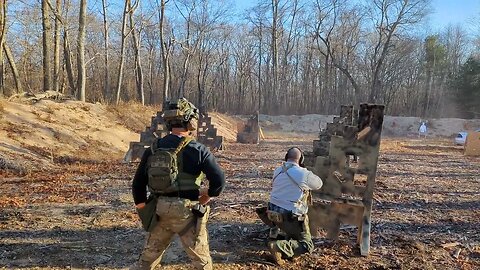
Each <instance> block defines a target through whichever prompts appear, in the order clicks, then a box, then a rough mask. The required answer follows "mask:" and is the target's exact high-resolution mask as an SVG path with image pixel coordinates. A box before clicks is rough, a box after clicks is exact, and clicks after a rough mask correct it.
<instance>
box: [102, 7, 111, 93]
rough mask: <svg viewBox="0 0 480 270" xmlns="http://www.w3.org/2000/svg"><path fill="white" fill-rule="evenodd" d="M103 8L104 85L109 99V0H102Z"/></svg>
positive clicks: (104, 91) (104, 90)
mask: <svg viewBox="0 0 480 270" xmlns="http://www.w3.org/2000/svg"><path fill="white" fill-rule="evenodd" d="M102 8H103V34H104V39H103V42H104V43H103V45H104V54H105V56H104V57H105V58H104V61H105V70H104V72H105V75H104V78H105V82H104V85H103V98H104V99H105V100H108V99H109V93H110V76H109V74H108V70H109V67H110V64H109V59H108V58H109V55H108V54H109V51H108V44H109V41H108V22H107V0H102Z"/></svg>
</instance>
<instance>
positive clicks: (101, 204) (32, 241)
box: [0, 133, 480, 269]
mask: <svg viewBox="0 0 480 270" xmlns="http://www.w3.org/2000/svg"><path fill="white" fill-rule="evenodd" d="M314 137H315V135H314V134H311V133H310V134H292V133H275V134H267V139H266V140H265V141H262V142H261V143H260V144H259V145H243V144H236V143H229V144H227V145H226V150H224V151H220V152H216V153H215V155H216V156H217V157H218V161H219V163H220V165H221V166H222V167H223V168H224V170H225V172H226V175H227V187H226V189H225V192H224V193H223V194H222V195H221V196H220V197H218V198H216V199H215V200H213V201H212V203H211V206H212V214H211V218H210V223H209V227H208V229H209V233H210V249H211V253H212V258H213V261H214V264H215V265H214V268H215V269H279V268H277V267H276V266H275V265H274V264H273V263H272V262H271V260H270V259H269V257H268V253H267V252H266V245H265V243H266V242H265V241H266V237H267V230H266V229H267V228H266V226H264V225H262V223H261V222H260V220H259V219H257V218H256V215H255V212H254V209H255V208H256V207H257V206H260V205H262V204H263V203H264V202H265V201H266V200H267V199H268V192H269V187H270V181H271V180H270V175H271V173H272V171H273V169H274V168H275V167H276V166H277V165H279V164H280V160H281V158H282V157H283V155H284V152H285V150H286V149H287V148H289V147H290V146H294V145H297V146H300V147H302V148H304V149H306V150H308V149H311V147H312V146H311V142H312V140H313V139H314ZM380 152H381V153H380V157H379V166H378V171H377V181H376V187H375V192H374V206H373V213H372V221H373V225H372V239H371V251H370V255H369V256H368V257H362V256H360V255H359V250H358V247H356V246H355V238H356V229H355V228H351V227H345V228H344V229H343V230H342V231H341V236H340V240H339V241H338V242H332V241H330V240H327V239H325V238H323V237H320V238H315V239H314V242H315V244H316V248H315V251H314V252H313V253H311V254H308V255H303V256H301V257H299V258H297V259H295V260H293V261H291V262H289V263H288V264H287V266H286V267H284V269H480V230H479V225H480V200H479V196H480V178H479V171H480V158H478V157H477V158H473V157H465V156H464V155H463V154H462V149H461V148H460V147H456V146H452V142H451V140H446V139H427V140H419V139H388V138H384V139H383V140H382V143H381V151H380ZM56 162H57V164H56V165H57V166H54V167H53V169H51V170H48V171H45V170H44V171H40V172H30V173H29V174H27V175H25V176H18V175H14V174H11V173H8V172H5V171H2V172H1V173H0V178H3V181H2V184H1V186H0V239H1V241H0V268H5V269H74V268H82V269H85V268H87V269H121V268H128V266H129V265H130V264H132V263H133V262H134V261H135V260H136V258H137V257H138V254H139V253H140V251H141V249H142V246H143V243H144V237H145V233H144V232H143V231H142V229H141V228H140V224H139V221H138V219H137V216H136V214H135V210H134V208H133V201H132V197H131V191H130V184H131V178H132V176H133V174H134V172H135V164H123V163H121V162H119V161H118V160H104V161H101V162H100V161H97V160H95V159H78V160H76V159H74V158H71V159H61V160H56ZM163 261H164V266H165V269H190V266H189V263H188V259H187V258H186V255H185V253H184V251H182V250H181V247H180V246H179V244H178V242H175V243H174V244H173V245H172V246H171V247H170V249H169V250H168V252H167V253H166V255H165V257H164V260H163Z"/></svg>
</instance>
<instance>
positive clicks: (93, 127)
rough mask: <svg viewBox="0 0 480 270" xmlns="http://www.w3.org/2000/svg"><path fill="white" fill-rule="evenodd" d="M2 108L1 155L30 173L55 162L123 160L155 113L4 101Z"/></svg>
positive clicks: (124, 106)
mask: <svg viewBox="0 0 480 270" xmlns="http://www.w3.org/2000/svg"><path fill="white" fill-rule="evenodd" d="M0 108H1V109H0V127H1V130H0V138H1V141H0V154H2V156H3V159H4V160H5V161H9V163H8V164H11V163H12V160H15V161H16V163H17V164H21V166H22V167H25V168H26V169H27V170H29V169H32V168H33V169H41V168H49V167H51V166H52V163H55V162H66V161H68V162H71V161H74V160H81V159H89V160H98V161H101V160H105V159H112V158H113V159H116V158H118V159H120V158H121V157H122V156H123V154H124V153H125V152H126V151H127V149H128V146H129V142H130V141H134V140H138V134H137V131H138V130H140V129H141V127H144V126H145V125H147V123H148V122H149V121H150V116H149V115H151V114H153V110H151V109H150V108H149V107H144V106H139V105H136V104H122V105H121V106H116V107H112V106H105V105H102V104H91V103H84V102H79V101H65V102H62V103H57V102H54V101H51V100H40V101H38V102H37V103H35V104H32V105H30V104H22V103H15V102H7V101H2V102H1V104H0ZM149 110H151V111H149ZM5 164H7V162H5Z"/></svg>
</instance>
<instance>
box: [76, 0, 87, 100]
mask: <svg viewBox="0 0 480 270" xmlns="http://www.w3.org/2000/svg"><path fill="white" fill-rule="evenodd" d="M86 12H87V0H80V12H79V17H78V37H77V74H78V75H77V91H78V95H79V96H78V98H79V99H80V100H81V101H85V84H86V74H85V72H86V68H85V16H86Z"/></svg>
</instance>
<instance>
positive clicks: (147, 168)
mask: <svg viewBox="0 0 480 270" xmlns="http://www.w3.org/2000/svg"><path fill="white" fill-rule="evenodd" d="M163 118H164V120H165V125H166V127H167V129H168V130H169V131H170V134H169V135H167V136H165V137H163V138H159V139H156V141H155V142H154V143H153V144H152V146H151V147H150V148H148V149H146V151H145V153H144V155H143V157H142V160H141V161H140V164H139V166H138V168H137V171H136V173H135V177H134V179H133V183H132V193H133V199H134V201H135V206H136V208H137V211H138V213H139V215H140V217H141V219H142V223H143V225H144V228H145V229H146V230H147V231H148V232H149V234H148V236H147V241H146V245H145V248H144V250H143V252H142V254H141V255H140V258H139V259H138V261H137V262H136V264H135V265H134V266H132V267H131V269H153V268H155V266H157V265H158V264H159V263H160V261H161V259H162V255H163V253H164V251H165V249H166V248H167V247H168V246H169V245H170V242H171V241H172V238H173V237H174V236H175V234H178V235H179V236H180V240H181V242H182V245H183V248H184V249H185V251H186V253H187V255H188V256H189V257H190V259H191V260H192V263H193V265H194V267H195V268H196V269H212V258H211V257H210V250H209V246H208V232H207V226H206V225H207V220H208V216H209V213H210V207H209V206H208V205H207V203H208V202H209V200H210V198H211V197H216V196H218V195H219V194H220V193H221V192H222V191H223V189H224V187H225V176H224V173H223V171H222V170H221V168H220V167H219V165H218V164H217V162H216V160H215V157H214V156H213V155H212V153H211V152H210V151H209V150H208V148H207V147H205V145H203V144H201V143H199V142H196V141H194V140H193V138H192V137H190V133H191V132H192V131H194V130H196V128H197V120H198V109H197V108H196V107H195V106H194V105H193V104H192V103H190V102H188V101H187V100H186V99H185V98H181V99H179V100H178V101H177V102H176V103H167V105H166V107H165V108H164V114H163ZM204 177H206V178H207V179H208V183H209V185H208V189H207V188H200V186H201V182H202V180H203V178H204ZM147 191H148V192H149V196H148V198H147ZM150 211H151V212H150Z"/></svg>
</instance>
